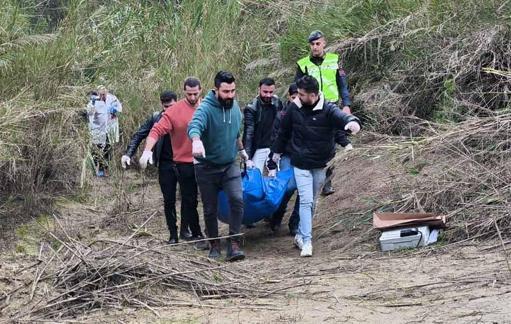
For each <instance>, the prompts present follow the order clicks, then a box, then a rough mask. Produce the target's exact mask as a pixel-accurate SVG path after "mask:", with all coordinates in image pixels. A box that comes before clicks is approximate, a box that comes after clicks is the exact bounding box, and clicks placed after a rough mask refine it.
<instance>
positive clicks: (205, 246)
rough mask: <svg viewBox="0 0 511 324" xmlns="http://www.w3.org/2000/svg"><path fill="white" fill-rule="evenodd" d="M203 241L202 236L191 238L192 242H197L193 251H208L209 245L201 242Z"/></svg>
mask: <svg viewBox="0 0 511 324" xmlns="http://www.w3.org/2000/svg"><path fill="white" fill-rule="evenodd" d="M203 240H204V236H202V235H195V236H193V237H192V241H198V242H195V249H196V250H203V251H205V250H208V249H209V244H208V242H207V241H203Z"/></svg>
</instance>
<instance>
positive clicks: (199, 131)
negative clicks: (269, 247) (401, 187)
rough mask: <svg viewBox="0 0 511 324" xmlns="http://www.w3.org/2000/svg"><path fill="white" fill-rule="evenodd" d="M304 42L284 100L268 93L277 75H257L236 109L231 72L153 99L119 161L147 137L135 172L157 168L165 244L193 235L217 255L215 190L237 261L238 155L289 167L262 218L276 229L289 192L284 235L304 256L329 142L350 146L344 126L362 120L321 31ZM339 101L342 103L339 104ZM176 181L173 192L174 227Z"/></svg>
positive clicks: (269, 167)
mask: <svg viewBox="0 0 511 324" xmlns="http://www.w3.org/2000/svg"><path fill="white" fill-rule="evenodd" d="M308 40H309V44H310V47H311V55H310V56H308V57H306V58H304V59H302V60H299V61H298V71H297V74H296V80H295V83H294V84H292V85H291V86H290V87H289V91H288V101H287V103H286V104H283V103H282V101H281V100H280V99H279V98H278V97H277V96H276V95H275V81H274V80H273V79H271V78H264V79H262V80H261V81H260V83H259V94H258V96H257V97H256V98H255V99H254V100H253V101H252V102H250V103H249V104H248V105H247V107H246V108H245V109H244V110H243V113H242V111H241V109H240V107H239V104H238V102H237V100H236V99H235V95H236V80H235V78H234V76H233V75H232V74H231V73H230V72H226V71H220V72H218V73H217V75H216V76H215V79H214V89H213V90H210V91H209V92H208V93H207V94H206V96H205V97H204V98H203V99H201V92H202V86H201V83H200V81H199V80H198V79H196V78H193V77H190V78H187V79H186V80H185V81H184V84H183V91H184V98H183V99H181V100H179V101H178V100H177V96H176V94H175V93H173V92H171V91H164V92H163V93H162V94H161V96H160V101H161V105H162V110H161V111H160V112H157V113H154V114H152V115H151V116H150V117H149V119H148V120H147V121H146V122H145V123H144V124H143V125H142V126H141V127H140V129H139V130H138V131H137V132H136V133H135V134H134V135H133V137H132V139H131V142H130V144H129V146H128V148H127V150H126V154H125V155H123V156H122V158H121V163H122V166H123V167H124V168H125V167H126V166H127V165H130V163H131V159H132V157H133V156H134V155H135V152H136V149H137V147H138V145H139V144H140V143H141V142H142V140H143V139H146V144H145V148H144V151H143V153H142V156H141V158H140V159H139V164H140V166H141V168H143V169H144V168H146V167H147V164H148V163H150V164H153V163H154V164H157V165H158V170H159V182H160V186H161V190H162V193H163V198H164V210H165V217H166V221H167V226H168V229H169V232H170V237H169V241H168V242H169V243H170V244H176V243H178V240H179V239H182V240H194V241H196V242H197V246H198V247H199V248H204V249H209V254H208V256H209V257H210V258H213V259H218V258H220V257H221V255H222V253H221V245H220V240H219V232H218V220H217V202H218V194H219V192H220V191H221V190H223V191H224V193H225V194H226V196H227V199H228V201H229V207H230V217H229V224H228V225H229V235H228V238H227V251H226V258H225V259H226V260H227V261H236V260H241V259H244V258H245V254H244V252H243V251H242V250H241V249H240V231H241V223H242V218H243V193H242V182H241V172H240V167H239V165H238V163H237V162H236V159H237V156H239V157H240V159H241V160H242V161H244V163H245V165H246V167H247V168H258V169H259V170H260V171H261V173H267V174H268V176H270V177H273V176H275V175H276V172H277V169H279V170H286V169H289V168H293V171H294V177H293V178H292V179H291V181H290V183H289V185H288V191H287V193H286V196H285V197H284V200H283V202H282V204H281V206H280V208H279V210H278V211H277V212H276V213H275V214H274V215H273V216H272V217H271V219H270V225H271V227H272V229H274V230H277V229H278V228H279V226H280V223H281V222H282V218H283V216H284V213H285V210H286V205H287V203H288V201H289V200H290V198H291V196H292V194H293V191H295V190H297V191H298V198H297V203H296V204H295V211H294V216H293V217H291V221H290V232H291V233H292V234H294V244H295V245H296V246H297V247H298V248H299V249H300V250H301V252H300V255H301V256H304V257H307V256H311V255H312V217H313V214H314V205H315V201H316V199H317V195H318V193H319V192H320V190H321V188H322V186H323V184H324V182H325V177H326V165H327V163H328V162H329V161H330V160H331V159H332V158H333V156H334V154H335V145H336V144H335V143H339V144H341V145H343V146H348V144H349V141H348V140H347V138H346V132H348V133H352V134H354V133H356V132H358V131H359V130H360V123H359V120H358V119H357V118H356V117H355V116H353V115H351V113H350V109H349V104H350V101H349V93H348V88H347V82H346V75H345V73H344V72H343V70H342V69H340V68H339V65H338V61H339V58H338V56H337V55H336V54H330V53H325V51H324V48H325V45H326V42H325V37H324V35H323V34H322V33H321V32H319V31H315V32H313V33H311V35H310V36H309V39H308ZM339 98H342V99H341V102H342V106H343V109H342V110H341V109H339V107H338V106H337V103H338V101H339ZM242 123H243V126H244V127H243V136H241V132H242ZM177 183H179V186H180V189H181V190H180V192H181V224H180V225H181V226H180V228H179V231H178V228H177V226H176V223H177V217H176V208H175V202H176V185H177ZM197 188H198V189H199V190H197ZM198 191H200V194H201V200H202V204H203V210H204V223H205V226H206V234H207V236H208V243H209V244H208V245H205V244H204V242H205V240H204V236H203V234H202V231H201V227H200V223H199V215H198V212H197V206H198V199H197V196H198ZM178 232H179V236H178Z"/></svg>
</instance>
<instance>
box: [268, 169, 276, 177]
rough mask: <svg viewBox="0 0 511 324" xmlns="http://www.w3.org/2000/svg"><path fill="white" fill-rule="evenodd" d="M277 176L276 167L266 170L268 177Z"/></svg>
mask: <svg viewBox="0 0 511 324" xmlns="http://www.w3.org/2000/svg"><path fill="white" fill-rule="evenodd" d="M276 176H277V169H273V170H268V177H270V178H275V177H276Z"/></svg>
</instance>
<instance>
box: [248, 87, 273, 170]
mask: <svg viewBox="0 0 511 324" xmlns="http://www.w3.org/2000/svg"><path fill="white" fill-rule="evenodd" d="M274 93H275V80H273V79H272V78H264V79H262V80H261V81H259V95H258V96H257V97H255V98H254V99H253V100H252V102H251V103H249V104H248V105H247V106H246V107H245V109H244V110H243V114H244V131H243V145H244V147H245V150H246V151H247V154H248V158H249V160H248V161H247V168H252V167H256V168H258V169H259V171H261V174H263V172H264V167H265V166H266V161H267V159H268V154H270V146H271V139H272V138H271V136H272V131H271V130H272V127H273V123H274V121H275V117H276V116H277V114H278V113H279V112H280V111H281V110H282V108H283V107H282V101H280V99H279V97H277V96H276V95H275V94H274Z"/></svg>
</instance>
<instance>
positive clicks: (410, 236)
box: [380, 226, 429, 251]
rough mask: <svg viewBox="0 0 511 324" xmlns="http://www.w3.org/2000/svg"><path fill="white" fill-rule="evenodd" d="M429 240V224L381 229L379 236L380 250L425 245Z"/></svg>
mask: <svg viewBox="0 0 511 324" xmlns="http://www.w3.org/2000/svg"><path fill="white" fill-rule="evenodd" d="M428 241H429V226H417V227H406V228H399V229H391V230H387V231H383V232H382V233H381V236H380V248H381V250H382V251H392V250H399V249H406V248H417V247H419V246H425V245H427V244H428Z"/></svg>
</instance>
